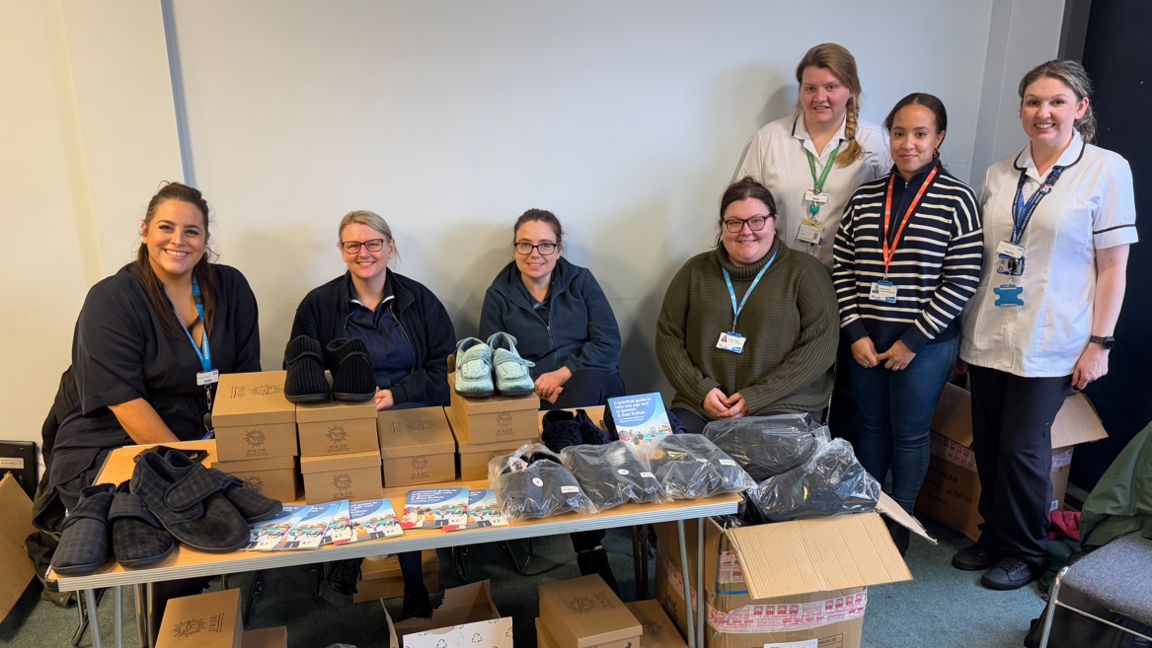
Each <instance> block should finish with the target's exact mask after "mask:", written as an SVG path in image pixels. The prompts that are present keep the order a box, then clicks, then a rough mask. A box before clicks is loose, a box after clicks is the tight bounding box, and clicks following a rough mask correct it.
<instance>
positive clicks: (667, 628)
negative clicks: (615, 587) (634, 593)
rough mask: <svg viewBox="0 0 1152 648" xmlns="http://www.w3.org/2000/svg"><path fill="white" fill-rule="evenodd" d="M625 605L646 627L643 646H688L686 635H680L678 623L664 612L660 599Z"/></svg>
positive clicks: (642, 640)
mask: <svg viewBox="0 0 1152 648" xmlns="http://www.w3.org/2000/svg"><path fill="white" fill-rule="evenodd" d="M624 605H626V606H627V607H628V609H629V610H631V611H632V616H634V617H636V620H637V621H639V622H640V627H641V628H643V629H644V636H642V637H640V645H641V646H642V647H643V648H688V645H687V644H686V643H684V637H681V636H680V632H679V631H678V630H677V629H676V625H675V624H673V623H672V620H671V619H669V618H668V615H667V614H665V613H664V609H663V608H662V607H660V602H659V601H656V600H648V601H636V602H634V603H625V604H624Z"/></svg>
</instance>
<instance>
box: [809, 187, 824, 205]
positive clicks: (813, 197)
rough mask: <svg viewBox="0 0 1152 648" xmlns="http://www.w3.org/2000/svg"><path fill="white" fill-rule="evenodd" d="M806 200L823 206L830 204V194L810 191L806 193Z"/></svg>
mask: <svg viewBox="0 0 1152 648" xmlns="http://www.w3.org/2000/svg"><path fill="white" fill-rule="evenodd" d="M804 200H807V201H808V202H810V203H816V204H817V205H823V204H824V203H826V202H828V192H827V191H815V190H813V189H808V190H806V191H805V192H804Z"/></svg>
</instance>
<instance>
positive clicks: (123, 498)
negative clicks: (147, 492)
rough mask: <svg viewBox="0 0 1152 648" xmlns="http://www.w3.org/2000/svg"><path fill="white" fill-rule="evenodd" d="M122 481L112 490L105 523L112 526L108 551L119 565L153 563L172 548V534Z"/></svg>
mask: <svg viewBox="0 0 1152 648" xmlns="http://www.w3.org/2000/svg"><path fill="white" fill-rule="evenodd" d="M130 483H131V482H124V483H123V484H120V486H119V487H118V488H117V489H116V493H115V494H114V495H113V498H112V508H110V509H109V511H108V522H109V523H111V525H112V554H113V555H114V556H116V562H118V563H120V565H121V566H122V567H126V568H135V567H147V566H148V565H154V564H156V563H158V562H160V561H161V560H164V559H165V558H167V557H168V554H170V553H172V550H173V549H175V548H176V541H175V540H174V539H172V534H171V533H168V532H167V531H165V530H164V527H163V526H161V524H160V521H159V520H157V519H156V516H154V515H152V513H151V512H149V511H148V509H146V508H145V507H144V500H142V499H140V496H139V495H135V494H133V493H132V492H130V491H129V488H128V486H129V484H130Z"/></svg>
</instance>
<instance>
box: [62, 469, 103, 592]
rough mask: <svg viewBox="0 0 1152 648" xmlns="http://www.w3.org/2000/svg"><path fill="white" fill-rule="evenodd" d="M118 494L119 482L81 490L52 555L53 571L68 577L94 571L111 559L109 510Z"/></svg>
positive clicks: (86, 487)
mask: <svg viewBox="0 0 1152 648" xmlns="http://www.w3.org/2000/svg"><path fill="white" fill-rule="evenodd" d="M115 493H116V485H115V484H96V485H95V486H85V487H84V488H82V489H80V501H79V502H78V503H77V504H76V506H74V507H73V508H72V511H71V512H70V513H69V514H68V517H67V518H66V519H65V520H64V534H63V535H62V536H61V537H60V544H59V546H57V547H56V552H55V553H54V554H53V555H52V569H53V571H55V572H56V573H57V574H62V575H64V576H79V575H82V574H89V573H91V572H94V571H96V570H97V569H100V568H101V567H103V566H104V563H106V562H108V558H109V557H110V553H111V552H110V551H109V549H110V545H111V543H110V542H109V541H110V540H111V538H112V531H111V525H110V524H109V522H108V510H109V509H110V508H111V507H112V502H113V501H114V499H113V498H114V497H115Z"/></svg>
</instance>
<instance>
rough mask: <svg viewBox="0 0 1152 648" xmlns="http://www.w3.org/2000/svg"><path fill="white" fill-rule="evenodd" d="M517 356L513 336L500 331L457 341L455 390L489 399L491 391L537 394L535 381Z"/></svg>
mask: <svg viewBox="0 0 1152 648" xmlns="http://www.w3.org/2000/svg"><path fill="white" fill-rule="evenodd" d="M535 366H536V364H535V363H534V362H530V361H528V360H525V359H524V358H521V357H520V352H519V351H517V350H516V337H515V336H513V335H512V334H511V333H504V332H503V331H500V332H497V333H493V334H492V335H490V336H488V341H487V342H485V341H484V340H481V339H480V338H474V337H469V338H464V339H463V340H460V341H459V342H457V343H456V383H455V385H454V389H455V390H456V393H457V394H459V395H461V396H465V397H467V398H488V397H490V396H492V395H493V394H500V395H501V396H509V397H512V398H519V397H523V396H531V395H532V394H534V393H536V381H535V380H533V379H532V374H531V372H529V371H528V368H529V367H535Z"/></svg>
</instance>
